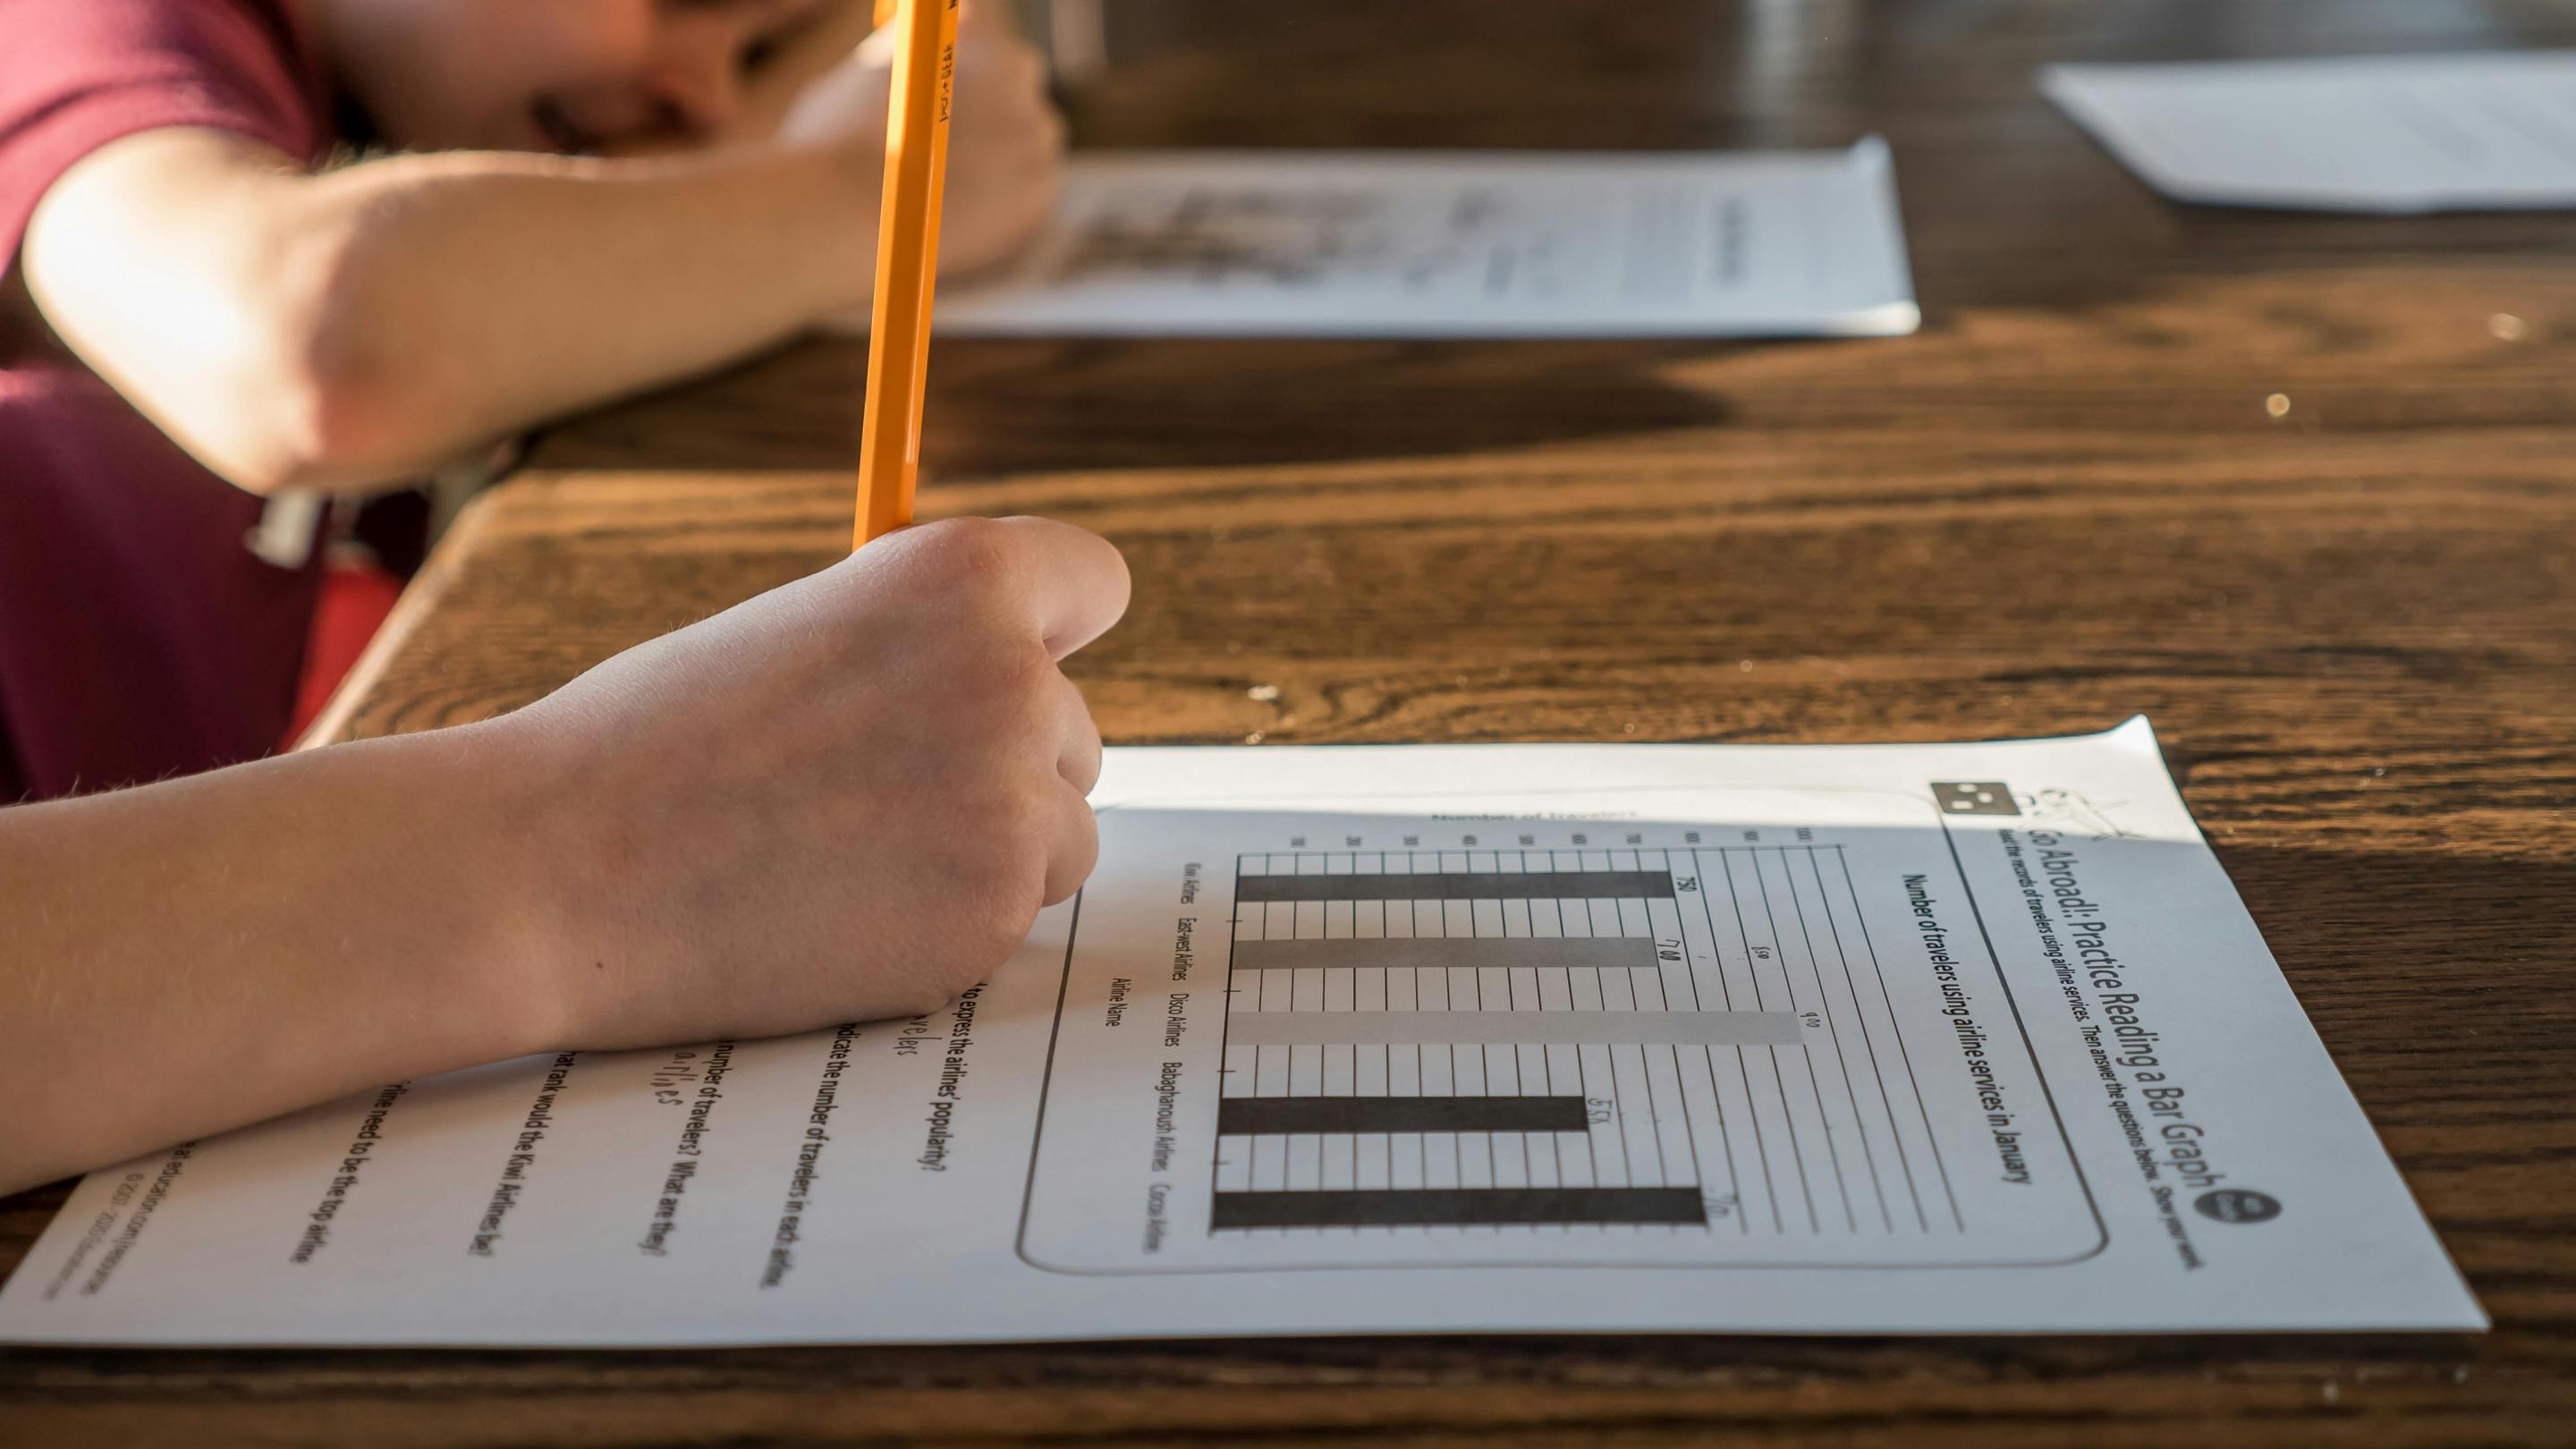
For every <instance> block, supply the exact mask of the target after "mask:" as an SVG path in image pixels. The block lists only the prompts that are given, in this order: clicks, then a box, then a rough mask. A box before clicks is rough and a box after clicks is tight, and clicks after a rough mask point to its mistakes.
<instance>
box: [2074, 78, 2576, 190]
mask: <svg viewBox="0 0 2576 1449" xmlns="http://www.w3.org/2000/svg"><path fill="white" fill-rule="evenodd" d="M2041 87H2042V89H2044V90H2045V91H2046V92H2047V93H2048V95H2049V97H2050V99H2052V100H2054V101H2056V102H2057V104H2058V105H2060V106H2062V107H2064V108H2065V110H2066V112H2067V114H2068V115H2070V116H2073V117H2074V118H2075V119H2076V121H2077V122H2078V123H2080V124H2081V125H2082V126H2083V127H2084V129H2085V130H2087V131H2089V132H2091V133H2092V134H2093V137H2094V139H2096V140H2098V141H2100V142H2101V143H2102V144H2103V145H2104V146H2105V147H2107V148H2109V149H2110V151H2111V153H2112V154H2113V155H2115V156H2117V157H2119V158H2120V160H2121V162H2122V163H2123V164H2125V165H2126V166H2128V168H2129V169H2130V170H2132V171H2135V172H2136V173H2138V175H2139V176H2140V177H2141V178H2143V179H2144V180H2145V181H2146V182H2147V184H2149V185H2151V186H2153V187H2155V188H2156V189H2157V190H2158V191H2161V192H2163V193H2164V194H2165V195H2167V196H2170V197H2173V198H2175V199H2176V200H2180V201H2203V202H2215V203H2219V204H2222V205H2229V206H2267V207H2289V208H2300V209H2308V210H2317V211H2367V212H2422V211H2470V210H2489V209H2502V208H2524V207H2537V208H2554V207H2566V206H2576V51H2540V52H2530V53H2522V54H2516V53H2510V52H2507V53H2500V54H2491V55H2417V56H2398V57H2366V58H2354V59H2330V60H2287V61H2220V62H2212V63H2201V64H2187V65H2060V66H2051V67H2049V68H2048V70H2047V71H2046V72H2045V73H2044V74H2043V76H2042V79H2041Z"/></svg>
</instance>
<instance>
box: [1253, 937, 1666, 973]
mask: <svg viewBox="0 0 2576 1449" xmlns="http://www.w3.org/2000/svg"><path fill="white" fill-rule="evenodd" d="M1655 964H1656V962H1655V943H1654V942H1653V941H1652V940H1649V939H1648V938H1646V937H1644V936H1483V937H1477V936H1383V937H1380V936H1369V937H1356V936H1343V937H1339V938H1337V939H1334V940H1330V941H1295V940H1277V941H1237V942H1235V943H1234V969H1235V970H1237V971H1286V970H1294V969H1295V968H1297V967H1300V966H1331V967H1336V968H1339V967H1347V966H1361V967H1370V968H1378V967H1383V968H1385V969H1387V970H1390V971H1406V970H1438V969H1441V968H1443V967H1453V966H1463V967H1476V966H1504V967H1511V966H1572V967H1576V968H1578V969H1582V970H1604V971H1614V970H1618V969H1620V968H1622V967H1643V968H1645V969H1647V970H1652V969H1654V967H1655Z"/></svg>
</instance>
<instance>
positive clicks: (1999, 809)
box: [1932, 780, 2021, 815]
mask: <svg viewBox="0 0 2576 1449" xmlns="http://www.w3.org/2000/svg"><path fill="white" fill-rule="evenodd" d="M1932 798H1933V799H1934V800H1936V801H1938V802H1939V803H1940V806H1941V813H1942V814H1944V815H2019V814H2020V813H2021V806H2019V805H2017V804H2015V803H2013V793H2012V789H2011V787H2009V786H2007V785H2005V784H2004V782H2003V781H2001V780H1935V781H1933V782H1932Z"/></svg>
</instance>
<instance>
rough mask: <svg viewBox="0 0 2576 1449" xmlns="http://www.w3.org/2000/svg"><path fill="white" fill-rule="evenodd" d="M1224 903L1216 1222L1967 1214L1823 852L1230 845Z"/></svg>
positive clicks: (1804, 1228) (1846, 900)
mask: <svg viewBox="0 0 2576 1449" xmlns="http://www.w3.org/2000/svg"><path fill="white" fill-rule="evenodd" d="M1235 900H1236V903H1237V904H1236V917H1235V921H1234V938H1233V960H1232V971H1231V972H1230V975H1229V982H1228V996H1227V1002H1228V1007H1227V1013H1226V1047H1225V1068H1224V1087H1223V1091H1222V1105H1221V1109H1220V1115H1219V1119H1218V1134H1217V1149H1216V1159H1215V1163H1214V1178H1215V1185H1216V1192H1215V1210H1214V1212H1213V1214H1212V1215H1211V1231H1214V1232H1219V1233H1223V1232H1229V1231H1260V1230H1264V1229H1303V1230H1309V1231H1313V1232H1343V1233H1364V1232H1370V1231H1385V1230H1390V1229H1445V1230H1450V1231H1461V1230H1469V1229H1483V1230H1486V1231H1500V1230H1503V1229H1507V1228H1515V1229H1519V1230H1521V1231H1524V1232H1528V1231H1550V1232H1557V1233H1565V1234H1572V1233H1587V1234H1593V1235H1609V1234H1631V1235H1633V1234H1637V1233H1644V1232H1658V1233H1666V1234H1674V1233H1700V1234H1706V1233H1726V1234H1737V1235H1750V1234H1755V1233H1759V1234H1764V1235H1766V1236H1790V1237H1795V1236H1810V1235H1818V1234H1824V1233H1827V1232H1832V1233H1836V1234H1851V1233H1859V1232H1864V1231H1867V1232H1875V1233H1880V1234H1886V1235H1927V1234H1937V1233H1956V1232H1958V1231H1960V1230H1961V1229H1962V1228H1963V1227H1964V1224H1963V1222H1962V1214H1961V1211H1960V1208H1959V1204H1958V1201H1957V1197H1956V1194H1955V1193H1954V1192H1953V1191H1952V1189H1951V1185H1950V1182H1949V1169H1948V1165H1947V1164H1946V1163H1945V1162H1944V1161H1943V1160H1942V1153H1941V1149H1940V1145H1939V1143H1938V1142H1937V1141H1936V1140H1935V1139H1934V1138H1933V1136H1932V1133H1931V1130H1930V1126H1929V1122H1928V1118H1927V1116H1926V1114H1925V1111H1924V1107H1923V1102H1922V1092H1921V1088H1920V1087H1919V1085H1918V1084H1917V1083H1916V1081H1915V1080H1914V1074H1913V1068H1912V1064H1911V1063H1910V1061H1908V1060H1907V1056H1906V1053H1905V1051H1904V1050H1903V1048H1902V1047H1901V1045H1900V1043H1899V1041H1898V1038H1897V1035H1896V1032H1895V1029H1894V1023H1893V1021H1892V1020H1891V1017H1890V1010H1889V1007H1888V1005H1887V1002H1886V1000H1885V998H1884V994H1883V993H1882V991H1881V990H1880V986H1879V982H1878V980H1877V972H1876V970H1875V968H1874V964H1873V962H1872V961H1871V959H1870V956H1869V953H1868V951H1867V950H1866V948H1865V946H1864V943H1863V942H1862V940H1861V939H1859V937H1860V935H1861V932H1860V929H1859V928H1860V919H1859V912H1858V909H1857V906H1856V905H1855V904H1854V903H1853V901H1852V899H1851V889H1850V885H1849V882H1848V881H1847V879H1846V876H1845V869H1844V864H1843V860H1842V858H1841V855H1840V853H1839V852H1838V851H1837V850H1836V849H1834V848H1832V847H1818V846H1813V845H1807V846H1784V847H1727V848H1718V849H1694V850H1686V851H1671V850H1615V851H1587V850H1574V851H1544V852H1541V851H1497V850H1483V851H1447V852H1424V851H1399V852H1371V853H1365V854H1363V853H1356V852H1344V853H1294V854H1261V855H1248V856H1244V857H1242V858H1241V859H1240V860H1239V861H1238V862H1237V880H1236V891H1235ZM1846 936H1849V937H1852V938H1853V939H1851V940H1849V941H1848V942H1846V940H1845V939H1844V938H1845V937H1846ZM1855 958H1857V959H1855Z"/></svg>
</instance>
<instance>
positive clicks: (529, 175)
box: [25, 131, 882, 492]
mask: <svg viewBox="0 0 2576 1449" xmlns="http://www.w3.org/2000/svg"><path fill="white" fill-rule="evenodd" d="M881 167H882V158H881V157H878V156H875V155H873V154H871V153H868V152H866V151H865V149H864V148H861V147H856V146H840V147H836V148H817V149H813V150H793V149H787V148H779V147H763V148H753V149H746V150H741V151H736V152H730V153H725V154H720V155H709V156H699V157H691V158H669V159H663V160H627V161H610V160H590V159H577V158H562V157H546V156H534V155H521V154H510V153H479V152H460V153H446V154H436V155H416V156H398V157H390V158H387V159H384V160H379V161H371V162H367V163H364V164H361V165H357V166H351V167H347V168H344V169H341V170H337V171H330V172H325V173H322V174H320V175H307V174H304V173H302V172H300V171H297V170H295V169H293V168H292V166H291V165H290V164H288V162H287V158H284V157H282V156H280V155H278V154H277V153H275V152H273V151H269V150H266V149H265V148H262V147H259V146H257V145H256V144H254V143H250V142H246V141H242V140H240V139H238V138H234V137H229V136H223V135H219V134H215V133H211V132H196V131H163V132H152V133H147V134H145V135H142V136H137V137H133V138H130V139H128V140H126V141H122V142H119V143H117V144H116V145H114V146H111V147H108V148H106V149H104V150H102V151H101V152H99V153H98V154H97V155H96V156H94V157H92V158H91V159H89V160H87V161H84V162H83V163H82V164H81V166H80V167H78V168H76V169H75V170H74V171H73V172H71V173H69V174H68V175H67V176H66V177H65V178H64V180H63V181H62V182H61V183H60V184H58V185H57V186H56V188H55V190H54V191H53V192H52V193H50V194H49V195H48V196H47V199H46V201H45V203H44V205H43V206H42V207H41V208H40V209H39V211H38V213H37V215H36V218H35V221H34V222H33V224H32V225H31V226H30V229H29V232H28V240H27V243H26V254H25V255H26V263H27V270H26V275H27V279H28V282H29V285H30V290H31V292H32V294H33V296H34V297H35V300H36V301H37V303H38V305H39V306H40V307H42V308H43V309H44V311H45V313H46V315H47V316H48V317H49V318H50V319H51V320H52V321H53V323H54V325H55V327H56V328H57V329H58V330H59V331H60V332H61V333H62V334H63V336H64V337H65V339H66V340H68V341H69V342H70V343H71V344H72V345H73V346H74V347H75V348H77V349H78V350H79V351H80V352H81V354H82V356H83V357H84V358H85V359H86V360H87V361H89V362H90V364H91V365H92V366H93V367H95V368H97V369H98V370H99V372H101V373H102V374H103V375H105V376H106V377H107V378H108V379H109V380H110V381H111V382H113V383H114V384H115V385H116V386H117V388H118V390H119V391H121V392H123V393H124V394H125V395H126V396H128V397H130V398H133V399H134V400H135V401H136V402H137V404H138V405H139V406H141V407H142V408H143V409H144V410H145V411H146V412H147V413H149V414H150V415H151V416H152V417H153V419H154V421H155V422H157V423H159V424H160V425H161V427H162V428H163V429H164V430H165V431H167V432H169V433H170V434H171V436H172V437H174V438H176V439H177V440H178V441H179V442H180V444H181V445H182V446H184V447H186V448H187V449H188V450H189V451H190V452H191V453H192V454H194V455H195V456H196V457H197V458H198V459H200V460H201V461H203V462H205V463H206V464H207V465H208V466H209V467H211V468H213V469H214V470H215V471H217V472H219V473H221V474H223V475H224V476H226V477H227V478H230V479H231V480H232V481H233V482H235V483H236V484H239V485H240V486H242V487H244V488H247V489H250V490H251V491H253V492H270V491H274V490H277V489H281V488H306V489H313V488H323V489H356V488H364V487H367V486H369V485H374V484H381V483H385V482H388V481H395V480H399V479H403V478H406V477H414V476H418V475H419V474H421V473H423V472H425V471H428V470H429V469H432V468H434V467H436V466H438V465H440V464H442V463H445V462H448V461H450V460H452V459H453V458H455V457H457V456H459V455H460V454H463V453H465V452H467V451H470V450H472V449H474V448H476V447H478V446H481V445H483V444H486V443H488V442H490V441H491V440H493V439H494V438H497V437H499V436H502V435H505V434H507V433H510V432H512V431H515V430H517V429H520V428H523V427H525V426H527V425H529V424H531V423H534V422H536V421H539V420H541V419H543V418H546V417H548V416H551V415H554V414H557V413H561V412H564V411H566V410H569V409H572V408H575V407H579V406H582V405H585V404H588V403H592V402H596V401H599V400H601V399H603V398H607V397H612V396H615V395H618V394H621V393H625V392H629V391H633V390H635V389H638V388H642V387H645V386H648V385H651V384H653V383H657V382H662V381H667V380H669V379H672V378H674V377H678V376H682V375H685V374H687V373H690V372H694V371H698V370H703V369H706V368H709V367H713V366H717V365H719V364H722V363H724V362H727V361H730V360H732V359H735V358H737V357H740V356H742V355H743V354H745V353H748V352H751V351H753V350H756V349H758V348H760V347H763V346H765V345H768V344H771V343H774V342H776V341H778V340H780V339H781V338H782V337H784V336H786V335H788V334H789V333H791V332H793V331H794V330H795V329H796V328H798V327H800V326H802V325H804V324H806V323H808V322H810V321H811V320H813V319H814V318H816V317H818V316H820V315H823V314H824V313H826V312H829V311H833V310H837V309H839V308H843V307H846V306H849V305H851V304H853V303H854V302H857V301H860V300H863V299H864V298H865V297H866V295H867V292H868V288H869V283H870V282H871V281H872V279H873V274H872V268H871V266H870V258H871V256H872V255H873V252H874V247H875V233H876V205H877V184H876V178H877V176H878V175H879V173H880V169H881ZM173 236H184V237H186V238H187V239H188V240H187V244H186V245H184V246H173V245H172V244H171V241H170V238H172V237H173ZM137 278H144V279H148V283H149V284H148V285H138V284H137V281H136V279H137Z"/></svg>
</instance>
